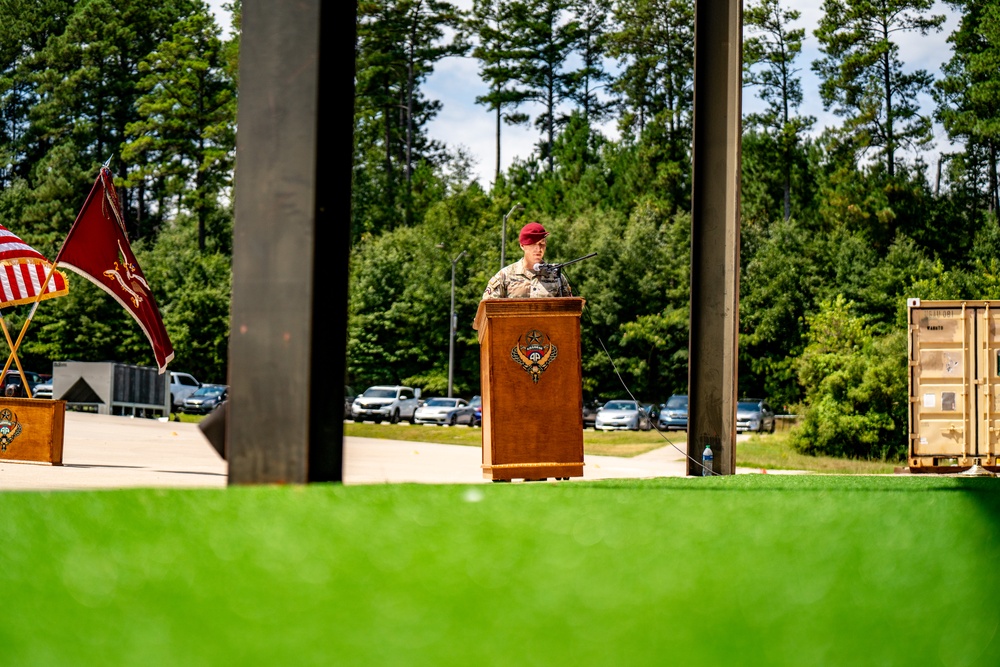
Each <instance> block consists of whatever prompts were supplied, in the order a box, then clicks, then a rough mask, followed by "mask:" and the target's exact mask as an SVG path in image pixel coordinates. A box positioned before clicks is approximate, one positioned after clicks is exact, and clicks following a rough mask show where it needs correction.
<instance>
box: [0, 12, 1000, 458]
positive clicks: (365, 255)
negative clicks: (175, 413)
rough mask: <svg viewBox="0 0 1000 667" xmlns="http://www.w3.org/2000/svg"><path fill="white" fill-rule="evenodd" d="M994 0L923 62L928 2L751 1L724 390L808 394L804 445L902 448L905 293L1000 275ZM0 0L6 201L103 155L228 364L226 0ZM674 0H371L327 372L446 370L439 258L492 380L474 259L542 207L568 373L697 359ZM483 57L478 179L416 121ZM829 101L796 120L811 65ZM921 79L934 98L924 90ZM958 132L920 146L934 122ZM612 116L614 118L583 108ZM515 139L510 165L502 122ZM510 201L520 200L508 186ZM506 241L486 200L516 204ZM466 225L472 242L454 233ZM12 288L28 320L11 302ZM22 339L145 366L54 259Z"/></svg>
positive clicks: (54, 221) (683, 60)
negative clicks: (568, 305) (810, 29)
mask: <svg viewBox="0 0 1000 667" xmlns="http://www.w3.org/2000/svg"><path fill="white" fill-rule="evenodd" d="M998 5H1000V3H998V1H997V0H992V1H990V2H978V1H977V2H960V3H954V4H952V6H953V7H954V8H955V10H956V11H957V12H958V13H959V14H960V16H961V22H960V24H959V27H958V28H957V29H956V30H955V31H954V33H953V34H952V35H950V36H949V43H950V44H951V48H952V52H951V56H950V58H949V59H948V60H947V61H946V62H945V65H944V67H943V68H942V71H941V72H940V73H930V72H926V71H922V70H918V69H914V68H911V67H909V66H908V65H907V62H906V54H905V53H904V52H903V51H902V49H901V46H900V40H901V38H902V37H903V36H906V35H914V34H916V35H921V34H929V33H930V32H932V31H937V30H940V29H941V26H942V25H943V17H942V16H940V15H937V14H935V13H934V5H933V3H932V1H931V0H884V1H882V2H872V1H871V0H851V1H849V2H839V1H837V2H835V1H834V0H827V2H825V3H824V5H823V16H822V18H821V19H820V22H819V24H818V26H817V29H816V30H815V31H814V33H813V35H812V37H813V38H815V39H816V40H817V41H818V43H819V45H820V53H821V54H822V57H821V58H819V59H818V60H817V61H816V62H813V63H802V62H800V57H801V49H802V43H803V41H804V40H805V39H806V35H805V31H804V30H802V29H801V28H798V27H796V22H797V20H798V19H799V14H798V12H797V11H795V10H794V9H792V8H791V5H788V6H785V5H782V4H781V3H780V2H779V1H778V0H756V1H755V2H750V3H748V5H747V7H746V9H745V13H744V86H745V91H744V95H745V96H749V95H755V96H757V97H759V98H760V100H761V101H762V102H763V105H762V110H761V111H759V112H757V113H754V114H751V115H747V116H746V117H745V118H744V138H743V147H742V155H743V179H742V200H741V218H742V220H741V225H742V232H741V267H740V268H741V285H740V292H741V293H740V369H739V390H740V392H741V394H744V395H748V396H749V395H756V396H765V397H767V398H769V399H770V400H771V401H772V402H773V403H774V404H776V405H778V406H780V407H781V408H782V409H784V410H786V411H795V412H801V413H802V414H804V415H805V421H804V424H803V426H802V427H801V428H800V429H798V431H797V432H796V442H797V443H798V446H799V447H800V448H802V449H803V450H805V451H814V452H827V453H835V454H839V455H848V456H859V457H878V458H898V457H899V456H900V454H901V453H902V452H904V451H905V446H906V430H907V422H906V400H907V396H906V375H905V371H906V338H905V299H906V298H907V297H921V298H923V299H935V298H948V299H952V298H987V299H988V298H997V297H996V296H995V293H997V292H998V290H997V287H996V286H995V284H996V283H998V282H1000V281H998V280H997V279H996V278H994V276H997V274H998V265H997V260H996V259H995V258H996V257H997V252H996V251H997V249H998V248H1000V235H998V233H997V229H998V228H997V219H996V210H997V189H998V188H997V178H996V171H997V166H996V145H997V143H996V142H997V132H998V130H997V128H998V127H1000V124H998V123H997V122H996V116H997V114H998V113H1000V112H998V111H997V110H998V109H1000V105H998V104H996V100H995V99H994V98H995V97H996V93H995V92H994V91H995V89H998V88H997V86H996V83H995V81H996V79H997V76H998V75H1000V69H998V67H997V63H998V62H1000V59H998V54H1000V50H998V49H1000V34H998V32H997V31H998V29H997V27H996V26H998V25H1000V22H997V21H996V20H995V19H996V18H997V12H998V11H1000V9H998ZM227 9H228V10H229V13H230V15H231V17H232V25H231V26H230V27H229V28H230V29H229V32H228V33H227V34H226V35H223V32H222V29H221V28H220V27H219V26H218V25H216V23H215V22H214V20H212V17H211V13H210V11H209V8H208V7H207V5H206V4H205V3H204V2H203V1H202V0H156V1H155V2H154V1H152V0H124V1H119V2H115V3H111V2H108V1H107V0H83V1H71V0H43V1H41V2H39V1H38V0H11V2H8V3H5V4H4V5H3V6H2V7H0V35H2V37H0V224H4V225H5V226H7V227H8V228H10V229H11V230H12V231H14V232H15V233H17V234H18V235H20V236H21V237H22V238H24V239H25V240H26V241H27V242H28V243H30V244H32V245H33V246H34V247H36V248H37V249H39V250H40V251H42V252H43V253H45V254H46V255H49V256H54V255H55V253H56V252H57V251H58V246H59V244H60V242H61V240H62V238H64V237H65V234H66V232H67V231H68V230H69V227H70V225H71V224H72V222H73V219H74V217H75V215H76V212H77V210H78V208H79V206H80V205H81V203H82V201H83V198H84V197H85V196H86V193H87V191H89V187H90V184H91V183H92V181H93V178H94V176H95V175H96V171H97V168H98V167H99V165H100V164H102V163H104V162H105V161H106V160H108V158H109V157H110V158H111V160H112V162H111V166H112V170H113V172H114V173H115V177H116V186H117V187H118V188H119V194H120V196H121V199H122V203H123V206H125V208H126V218H127V221H128V223H129V225H130V227H129V234H130V238H131V239H132V243H133V247H134V249H135V250H136V253H137V255H138V258H139V260H140V263H141V264H142V266H143V269H144V271H145V273H146V274H147V277H148V278H149V280H150V283H151V285H152V286H153V287H154V289H155V290H156V298H157V301H158V303H159V304H160V306H161V309H162V310H163V312H164V320H165V323H166V325H167V329H168V331H169V333H170V335H171V338H172V340H173V342H174V346H175V348H176V350H177V357H176V359H175V361H174V362H173V364H172V365H173V367H174V368H176V369H178V370H198V371H199V373H200V374H201V375H202V376H203V377H201V379H203V380H208V381H216V382H224V381H225V378H226V353H227V341H228V333H229V332H228V326H229V319H228V318H229V288H230V271H231V247H232V246H231V239H232V227H233V213H232V207H231V195H232V187H233V182H234V180H233V179H234V174H235V173H236V170H235V164H234V159H235V158H234V156H235V150H234V147H235V141H236V123H235V119H236V99H237V91H238V71H237V66H236V64H237V60H238V51H239V31H238V26H239V16H240V4H239V2H238V0H237V1H235V2H233V3H232V4H231V5H228V6H227ZM693 17H694V2H693V0H540V1H537V2H526V1H508V2H500V1H498V0H474V1H473V3H472V6H471V8H470V9H469V10H467V11H465V10H460V9H459V8H458V7H457V6H455V5H454V4H453V3H449V2H443V1H440V0H372V1H362V2H359V3H358V36H357V60H356V77H355V81H356V91H355V99H354V110H355V123H354V133H355V149H354V150H355V157H354V164H355V169H354V182H353V198H352V204H353V211H352V217H351V220H350V221H349V224H350V229H351V239H352V259H351V267H350V270H351V281H350V287H349V300H350V302H349V313H350V317H349V322H348V335H349V341H348V349H347V366H348V376H347V378H345V380H346V382H347V383H348V384H349V385H351V386H354V387H355V388H356V389H363V388H364V387H366V386H368V385H370V384H375V383H384V382H393V383H395V382H400V383H405V384H410V385H413V386H418V387H421V388H422V389H423V390H424V393H425V394H426V395H434V394H440V393H444V392H445V391H446V389H447V377H448V348H449V345H448V342H449V337H450V335H451V329H450V322H451V317H450V312H449V311H450V291H451V271H452V267H453V266H454V268H455V297H456V311H457V314H458V326H457V328H456V330H455V341H456V345H455V364H454V385H455V391H456V393H458V394H461V395H471V394H475V393H478V392H479V368H478V344H477V341H476V337H475V332H474V331H473V330H472V329H471V321H472V319H473V317H474V315H475V312H476V308H477V305H478V302H479V300H480V297H481V295H482V291H483V288H484V287H485V285H486V282H487V280H488V279H489V277H490V276H491V275H492V274H493V273H494V272H495V271H496V270H498V269H499V268H500V255H501V245H504V246H505V247H506V248H507V249H509V251H510V252H508V259H507V261H508V262H509V261H512V260H513V259H516V256H517V239H516V234H517V229H518V228H519V227H520V225H521V224H523V223H524V222H526V221H528V220H538V221H540V222H542V223H543V224H545V225H546V227H547V228H549V229H550V231H551V232H552V237H551V239H550V244H549V256H550V257H552V258H554V259H558V260H563V261H565V260H568V259H571V258H576V257H581V256H583V255H586V254H589V253H591V252H595V251H596V252H597V253H598V255H597V256H596V257H595V258H594V259H591V260H588V261H585V262H580V263H577V264H574V265H572V266H570V267H566V269H564V272H565V273H566V275H567V276H568V278H569V279H570V281H571V283H572V285H573V289H574V292H575V293H576V294H578V295H580V296H582V297H584V298H585V299H586V307H585V309H584V315H583V319H582V347H583V365H584V394H585V398H586V399H587V400H598V399H603V400H606V399H610V398H614V397H618V396H621V395H623V393H624V392H625V391H626V390H627V391H630V392H633V393H634V394H635V395H636V396H637V397H638V398H640V400H644V401H649V402H653V401H655V402H660V401H663V400H665V398H666V397H667V396H669V395H670V394H671V393H683V392H684V391H686V386H687V335H688V308H689V266H688V262H689V246H690V225H691V222H690V215H689V210H690V189H691V174H690V160H691V135H692V127H691V122H692V102H693V100H692V84H693V72H694V63H693V50H692V46H693V37H694V36H693V32H692V31H693V24H694V23H693ZM459 57H461V58H471V59H474V61H475V62H476V64H477V67H478V72H479V76H480V77H481V78H482V81H483V82H484V83H486V87H487V93H485V94H484V95H482V96H480V97H479V98H477V100H476V101H477V103H478V104H480V105H482V106H483V107H484V108H485V109H488V110H489V111H490V112H491V114H492V116H493V118H494V127H495V138H496V141H495V155H493V156H490V157H491V158H493V159H495V167H494V170H493V171H494V176H495V178H494V182H493V183H492V185H491V186H490V187H489V188H486V187H484V186H483V185H482V184H480V183H478V182H477V181H476V180H475V179H474V178H473V176H472V166H473V164H474V162H473V160H474V157H473V156H470V155H468V154H467V153H466V152H465V150H464V149H463V148H462V147H456V146H449V145H447V144H446V143H443V142H439V141H435V140H433V139H431V138H430V136H429V133H428V124H429V122H430V121H431V120H432V119H433V118H434V117H435V116H436V114H438V113H439V112H440V110H441V102H440V101H439V100H435V99H432V98H430V97H428V95H427V93H426V90H425V84H426V81H427V78H428V76H429V75H430V74H431V73H432V72H433V71H434V68H435V67H436V66H437V65H438V64H439V63H440V62H441V61H442V60H443V59H444V58H459ZM804 67H810V68H811V69H812V70H813V71H814V72H816V74H817V76H819V78H820V80H821V88H820V95H821V97H822V101H823V104H824V106H825V108H826V109H828V110H830V111H833V112H834V113H835V114H836V115H837V117H838V118H840V119H841V124H840V125H838V126H837V127H835V128H827V129H826V130H824V131H822V132H819V133H815V131H814V125H815V119H813V118H811V117H808V116H805V115H803V114H801V113H800V108H801V104H802V88H801V79H800V76H799V74H800V72H801V70H802V68H804ZM927 94H929V95H930V96H931V97H932V99H933V100H934V105H933V108H930V109H925V108H921V106H920V105H919V104H918V100H919V99H921V96H923V95H927ZM934 121H936V122H938V123H940V124H941V125H942V126H943V127H944V128H945V130H946V131H947V133H948V135H949V137H950V138H951V140H952V141H953V142H954V144H955V145H956V146H961V149H960V150H956V151H955V152H953V153H951V154H942V155H941V159H940V160H939V161H938V162H937V163H936V164H927V163H925V162H924V159H923V158H922V157H921V156H922V155H924V154H926V153H924V152H921V151H926V150H928V149H929V148H930V142H931V140H932V138H933V136H932V133H931V129H932V126H933V122H934ZM608 123H614V125H615V127H616V128H617V130H618V133H617V138H615V139H611V138H608V137H607V136H605V135H604V134H602V132H601V131H600V130H599V128H600V127H602V126H605V125H606V124H608ZM516 125H525V126H528V127H533V128H534V129H535V131H536V132H537V136H538V140H537V143H536V145H535V150H534V151H533V153H532V154H531V155H529V156H527V157H524V158H519V159H516V160H514V161H513V163H512V164H511V166H510V167H509V168H508V169H506V170H501V168H500V164H501V160H500V156H501V155H500V151H501V148H502V146H503V137H504V132H505V131H506V129H507V128H510V127H511V126H516ZM518 205H519V206H520V207H521V208H519V207H518ZM508 215H509V218H508V219H507V225H506V231H507V238H506V239H501V238H500V234H501V226H502V225H501V221H502V220H503V219H504V217H505V216H508ZM463 251H464V252H465V254H464V255H463V254H462V252H463ZM10 311H11V312H9V313H3V315H4V316H5V318H9V320H10V323H11V324H12V325H13V326H14V327H16V326H17V325H18V323H19V320H23V318H24V315H25V313H24V312H23V309H19V308H12V309H10ZM22 351H23V357H24V358H25V360H26V363H30V364H34V365H36V366H41V365H43V364H50V363H51V361H52V360H58V359H77V360H103V359H115V360H118V361H122V360H125V361H129V362H133V363H143V364H148V363H150V362H151V355H150V354H149V351H148V347H147V345H146V343H145V341H144V339H143V338H142V334H141V331H138V329H137V327H135V325H134V323H132V322H131V321H129V320H128V318H127V315H126V314H125V313H123V312H122V309H121V308H118V307H117V305H116V304H114V303H112V302H111V301H110V300H109V299H107V298H106V297H105V296H103V294H100V293H98V292H97V290H95V289H93V288H91V287H90V286H89V285H87V284H85V281H82V280H73V281H72V288H71V292H70V295H69V296H67V297H63V298H60V299H54V300H51V301H48V302H45V303H44V304H43V305H42V307H40V308H39V310H38V313H37V314H36V315H35V320H34V322H33V323H32V328H31V331H30V333H29V335H28V336H27V338H26V342H25V344H24V347H23V348H22Z"/></svg>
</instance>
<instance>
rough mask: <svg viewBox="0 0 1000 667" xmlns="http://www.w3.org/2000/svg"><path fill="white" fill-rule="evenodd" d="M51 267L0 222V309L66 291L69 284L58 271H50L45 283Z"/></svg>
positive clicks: (67, 291)
mask: <svg viewBox="0 0 1000 667" xmlns="http://www.w3.org/2000/svg"><path fill="white" fill-rule="evenodd" d="M51 269H52V265H51V264H50V263H49V261H48V260H46V259H45V257H44V256H42V254H41V253H40V252H38V251H37V250H35V249H34V248H32V247H31V246H30V245H28V244H27V243H25V242H24V241H22V240H21V239H20V238H19V237H18V236H17V235H16V234H14V233H13V232H11V231H10V230H9V229H7V228H6V227H4V226H3V225H0V308H7V307H10V306H16V305H19V304H22V303H32V302H34V301H36V300H42V299H51V298H53V297H57V296H65V295H66V294H68V293H69V285H68V284H67V283H66V276H65V275H64V274H63V273H62V272H61V271H52V275H51V276H49V280H48V282H47V283H45V276H46V275H47V274H48V273H49V271H51ZM43 283H45V285H44V289H43ZM39 294H41V298H39Z"/></svg>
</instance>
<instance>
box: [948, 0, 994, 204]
mask: <svg viewBox="0 0 1000 667" xmlns="http://www.w3.org/2000/svg"><path fill="white" fill-rule="evenodd" d="M954 6H955V7H956V9H960V10H963V15H962V20H961V23H960V24H959V27H958V29H957V30H956V31H955V32H954V33H952V34H951V36H949V37H948V41H949V42H951V44H952V51H953V53H952V57H951V59H950V60H949V61H948V62H946V63H945V64H944V66H943V67H942V69H943V70H944V77H943V78H942V79H940V80H939V81H937V82H936V83H935V89H934V93H935V99H936V101H937V103H938V107H937V117H938V119H939V120H940V121H941V123H942V124H943V125H944V127H945V130H947V132H948V135H949V136H950V137H951V138H952V139H956V140H964V141H965V144H966V153H965V156H964V160H963V161H962V162H963V163H964V164H965V165H967V170H966V171H967V178H968V179H969V180H976V176H975V172H977V171H984V172H985V177H986V183H987V185H986V188H985V189H986V193H985V195H986V196H985V197H984V199H985V204H986V208H987V210H989V211H997V210H998V208H1000V192H998V190H1000V178H998V174H997V158H998V156H997V153H998V150H1000V79H998V77H1000V25H998V23H1000V2H997V0H967V1H966V2H956V3H954ZM980 156H982V159H980Z"/></svg>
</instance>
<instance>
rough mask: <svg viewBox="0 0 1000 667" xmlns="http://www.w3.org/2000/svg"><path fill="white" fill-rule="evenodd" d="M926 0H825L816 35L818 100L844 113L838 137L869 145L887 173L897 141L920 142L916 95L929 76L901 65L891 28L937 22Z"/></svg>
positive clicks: (927, 130) (924, 134) (923, 137)
mask: <svg viewBox="0 0 1000 667" xmlns="http://www.w3.org/2000/svg"><path fill="white" fill-rule="evenodd" d="M932 5H933V0H824V2H823V12H824V14H823V17H822V18H821V19H820V21H819V26H818V27H817V28H816V31H815V33H814V34H815V35H816V38H817V39H818V40H819V42H820V45H821V47H820V50H821V51H822V52H823V53H824V54H825V57H824V58H821V59H819V60H816V61H814V62H813V64H812V67H813V70H814V71H815V72H816V74H817V75H819V77H820V79H821V83H820V95H821V96H822V98H823V106H824V108H826V109H831V108H832V109H833V111H834V113H836V114H837V115H838V116H842V117H843V118H844V124H843V126H842V127H841V129H840V140H841V141H842V142H843V144H844V145H845V146H847V147H849V148H850V149H851V151H852V152H853V153H854V154H855V155H860V154H864V153H865V152H867V151H868V150H869V149H872V148H874V149H876V150H877V151H878V153H879V155H880V157H881V160H882V163H883V165H884V170H885V173H886V174H887V175H888V177H889V178H890V179H892V178H893V177H894V176H895V173H896V166H897V163H898V160H899V158H898V156H897V153H898V151H900V150H901V149H906V148H911V149H917V148H922V147H925V146H927V145H928V144H929V143H930V141H931V139H932V133H931V119H930V117H929V116H927V115H923V114H921V113H920V106H919V103H918V100H917V96H918V95H919V94H921V93H924V92H928V90H929V88H930V86H931V83H932V81H933V79H932V77H931V75H930V74H929V73H928V72H927V71H926V70H922V69H918V70H914V71H912V72H910V73H906V72H904V71H903V62H902V61H901V60H900V58H899V43H898V41H896V40H897V36H898V35H900V34H901V33H907V32H916V33H919V34H921V35H926V34H928V33H929V32H931V31H935V32H936V31H939V30H941V25H942V24H943V23H944V20H945V17H944V16H943V15H931V14H930V13H929V12H930V9H931V6H932Z"/></svg>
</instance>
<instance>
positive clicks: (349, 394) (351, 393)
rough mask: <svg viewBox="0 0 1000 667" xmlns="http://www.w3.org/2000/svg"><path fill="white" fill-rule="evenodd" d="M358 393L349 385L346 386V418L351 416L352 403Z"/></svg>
mask: <svg viewBox="0 0 1000 667" xmlns="http://www.w3.org/2000/svg"><path fill="white" fill-rule="evenodd" d="M355 398H357V395H356V394H355V393H354V390H353V389H351V388H350V387H348V386H346V385H345V386H344V419H350V418H351V404H352V403H354V399H355Z"/></svg>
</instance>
